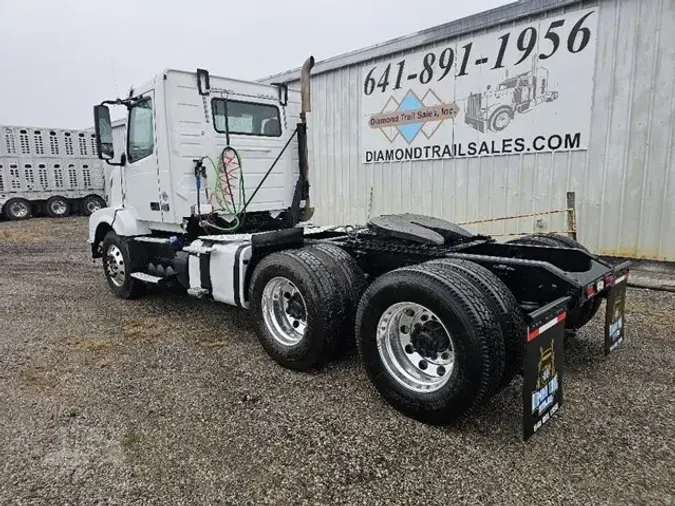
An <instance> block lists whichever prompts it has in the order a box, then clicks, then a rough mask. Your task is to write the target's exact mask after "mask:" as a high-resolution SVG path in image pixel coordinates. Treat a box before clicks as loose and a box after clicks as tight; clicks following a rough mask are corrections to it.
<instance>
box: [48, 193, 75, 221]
mask: <svg viewBox="0 0 675 506" xmlns="http://www.w3.org/2000/svg"><path fill="white" fill-rule="evenodd" d="M45 210H46V211H47V216H49V217H50V218H65V217H66V216H68V215H69V214H70V203H69V202H68V201H67V200H66V199H65V198H64V197H60V196H56V197H51V198H50V199H48V200H47V203H46V204H45Z"/></svg>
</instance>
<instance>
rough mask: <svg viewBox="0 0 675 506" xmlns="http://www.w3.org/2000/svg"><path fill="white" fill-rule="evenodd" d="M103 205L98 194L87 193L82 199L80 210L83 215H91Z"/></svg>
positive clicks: (103, 202)
mask: <svg viewBox="0 0 675 506" xmlns="http://www.w3.org/2000/svg"><path fill="white" fill-rule="evenodd" d="M105 205H106V204H105V201H104V200H103V199H102V198H101V197H99V196H98V195H88V196H86V197H85V198H84V200H83V201H82V210H83V211H84V215H85V216H91V215H92V214H94V213H95V212H96V211H98V210H99V209H103V208H104V207H105Z"/></svg>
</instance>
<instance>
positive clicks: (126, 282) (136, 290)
mask: <svg viewBox="0 0 675 506" xmlns="http://www.w3.org/2000/svg"><path fill="white" fill-rule="evenodd" d="M101 249H102V251H103V272H104V273H105V279H106V281H107V282H108V285H109V286H110V289H111V290H112V292H113V293H114V294H115V296H116V297H118V298H120V299H136V298H138V297H140V296H141V295H143V294H144V293H145V289H146V286H145V283H143V282H142V281H140V280H138V279H135V278H132V277H131V273H132V271H133V267H132V266H133V264H134V262H133V260H132V258H131V255H130V253H129V244H128V243H127V242H126V241H125V240H123V239H122V238H121V237H120V236H118V235H117V234H116V233H115V232H113V231H112V230H111V231H110V232H108V233H107V234H106V236H105V238H104V239H103V244H102V246H101Z"/></svg>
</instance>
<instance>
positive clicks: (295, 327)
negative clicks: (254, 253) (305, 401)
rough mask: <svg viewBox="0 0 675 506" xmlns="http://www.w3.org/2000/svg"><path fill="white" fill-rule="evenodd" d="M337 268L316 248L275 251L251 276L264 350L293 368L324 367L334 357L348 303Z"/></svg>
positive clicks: (254, 313) (252, 306)
mask: <svg viewBox="0 0 675 506" xmlns="http://www.w3.org/2000/svg"><path fill="white" fill-rule="evenodd" d="M341 295H342V294H341V289H340V283H339V281H338V277H337V275H336V273H335V269H334V266H331V265H330V262H327V261H326V257H325V255H320V254H318V253H317V252H316V251H312V249H311V248H303V249H299V250H292V251H282V252H279V253H272V254H270V255H268V256H266V257H265V258H263V259H262V260H261V261H260V263H259V264H258V265H257V266H256V268H255V270H254V272H253V276H252V277H251V288H250V297H249V300H250V310H251V315H252V316H253V318H254V320H255V324H256V325H257V327H258V339H259V341H260V344H261V345H262V347H263V348H264V349H265V351H266V352H267V353H268V354H269V355H270V356H271V357H272V358H273V359H274V360H275V361H276V362H278V363H279V364H281V365H282V366H284V367H287V368H289V369H294V370H298V371H305V370H309V369H314V368H318V367H320V366H322V365H323V364H324V363H326V362H327V361H329V360H330V359H331V358H332V357H333V356H334V354H335V351H336V349H337V343H338V341H339V339H340V337H341V336H340V319H341V318H344V315H345V314H346V308H345V306H344V304H345V301H344V300H343V298H342V297H341Z"/></svg>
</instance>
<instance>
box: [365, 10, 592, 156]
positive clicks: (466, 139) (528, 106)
mask: <svg viewBox="0 0 675 506" xmlns="http://www.w3.org/2000/svg"><path fill="white" fill-rule="evenodd" d="M597 9H598V8H597V7H595V8H591V9H584V10H578V11H574V12H568V13H565V14H560V15H556V16H551V17H547V18H545V19H542V20H539V21H533V22H526V23H521V24H518V25H516V26H513V27H511V28H506V29H503V30H500V31H495V32H492V33H488V34H484V35H480V36H476V37H469V38H465V39H460V40H457V41H453V42H450V43H445V44H441V45H438V46H436V47H434V48H432V49H425V50H422V51H419V52H416V53H412V54H405V55H401V56H398V57H394V58H391V59H389V60H386V61H381V62H377V63H375V64H372V65H368V66H365V67H363V68H362V83H361V84H362V89H361V90H360V92H361V110H362V111H363V118H362V122H361V146H362V148H361V149H362V160H363V162H366V163H372V162H394V161H409V160H430V159H448V158H461V157H474V156H493V155H508V154H521V153H537V152H550V151H570V150H580V149H587V148H588V143H589V134H590V122H591V105H592V93H593V72H594V66H595V51H596V32H597V17H598V13H597Z"/></svg>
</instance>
